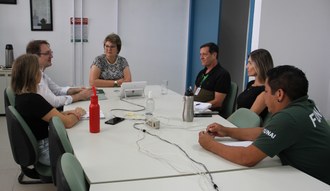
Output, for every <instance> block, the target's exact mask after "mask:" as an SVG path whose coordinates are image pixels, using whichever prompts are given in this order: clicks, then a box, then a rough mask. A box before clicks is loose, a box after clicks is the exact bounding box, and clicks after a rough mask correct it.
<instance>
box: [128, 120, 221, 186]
mask: <svg viewBox="0 0 330 191" xmlns="http://www.w3.org/2000/svg"><path fill="white" fill-rule="evenodd" d="M142 124H145V123H142V122H139V123H138V122H136V123H134V124H133V127H134V129H136V130H138V131H142V132H143V133H146V134H148V135H150V136H153V137H156V138H158V139H159V140H161V141H164V142H165V143H168V144H170V145H173V146H175V147H177V148H178V149H179V150H181V151H182V152H183V153H184V154H185V155H186V157H187V158H188V159H189V160H191V161H192V162H194V163H195V164H198V165H200V166H202V167H203V168H204V170H205V171H206V173H207V174H208V175H209V177H210V180H211V183H212V184H213V188H214V189H215V190H217V191H219V187H218V185H217V184H215V182H214V180H213V176H212V174H211V173H210V171H209V170H208V169H207V167H206V166H205V165H204V164H203V163H201V162H198V161H196V160H195V159H193V158H191V157H190V156H189V155H188V153H187V152H186V151H185V150H183V149H182V148H181V147H180V146H179V145H177V144H175V143H172V142H170V141H168V140H166V139H163V138H161V137H160V136H158V135H156V134H152V133H150V132H149V131H147V130H146V129H141V128H138V127H137V125H142Z"/></svg>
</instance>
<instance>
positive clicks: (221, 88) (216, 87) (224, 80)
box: [195, 63, 231, 94]
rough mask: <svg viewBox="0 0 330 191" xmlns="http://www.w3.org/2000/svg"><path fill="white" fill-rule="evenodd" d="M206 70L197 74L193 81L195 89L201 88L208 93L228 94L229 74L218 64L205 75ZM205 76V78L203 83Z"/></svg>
mask: <svg viewBox="0 0 330 191" xmlns="http://www.w3.org/2000/svg"><path fill="white" fill-rule="evenodd" d="M206 70H207V68H206V67H205V68H204V69H203V70H201V71H200V72H199V73H198V75H197V78H196V81H195V85H196V87H197V88H198V87H200V86H201V88H202V89H205V90H208V91H212V92H219V93H224V94H228V93H229V91H230V83H231V79H230V74H229V72H228V71H227V70H226V69H224V68H223V67H221V66H220V64H219V63H218V64H217V65H216V66H215V67H214V68H212V70H211V71H210V72H209V73H208V74H205V72H206ZM205 76H207V77H206V78H205V80H204V81H203V78H204V77H205ZM201 83H202V84H201Z"/></svg>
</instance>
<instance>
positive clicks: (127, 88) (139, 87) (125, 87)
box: [120, 81, 147, 98]
mask: <svg viewBox="0 0 330 191" xmlns="http://www.w3.org/2000/svg"><path fill="white" fill-rule="evenodd" d="M146 85H147V82H146V81H136V82H123V83H122V84H121V88H120V97H121V98H127V97H144V95H145V94H144V89H145V87H146Z"/></svg>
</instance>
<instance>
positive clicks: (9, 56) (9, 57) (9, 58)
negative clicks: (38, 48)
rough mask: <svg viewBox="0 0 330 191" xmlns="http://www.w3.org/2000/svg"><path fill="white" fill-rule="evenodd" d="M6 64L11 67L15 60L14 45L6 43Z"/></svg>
mask: <svg viewBox="0 0 330 191" xmlns="http://www.w3.org/2000/svg"><path fill="white" fill-rule="evenodd" d="M5 60H6V63H5V66H6V68H11V67H12V65H13V62H14V50H13V45H11V44H6V53H5Z"/></svg>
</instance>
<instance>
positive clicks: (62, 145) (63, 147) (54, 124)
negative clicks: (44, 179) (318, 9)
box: [48, 117, 73, 185]
mask: <svg viewBox="0 0 330 191" xmlns="http://www.w3.org/2000/svg"><path fill="white" fill-rule="evenodd" d="M48 140H49V156H50V164H51V167H52V175H53V183H54V185H56V166H57V161H58V159H59V158H60V156H61V155H62V154H63V153H67V152H68V153H71V154H73V148H72V146H71V143H70V140H69V138H68V134H67V132H66V129H65V127H64V124H63V122H62V120H61V119H60V118H59V117H53V118H52V119H51V121H50V123H49V136H48Z"/></svg>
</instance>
